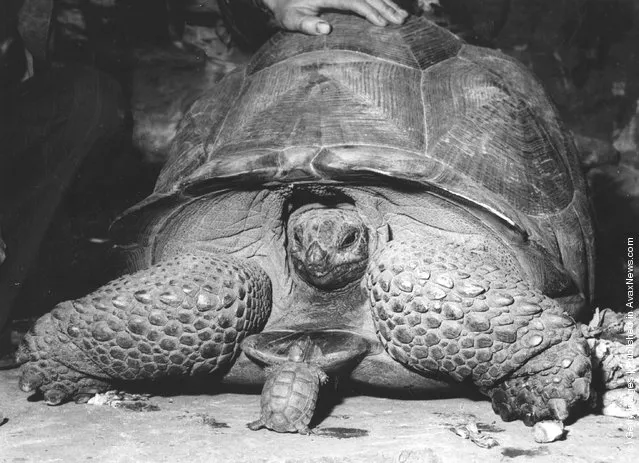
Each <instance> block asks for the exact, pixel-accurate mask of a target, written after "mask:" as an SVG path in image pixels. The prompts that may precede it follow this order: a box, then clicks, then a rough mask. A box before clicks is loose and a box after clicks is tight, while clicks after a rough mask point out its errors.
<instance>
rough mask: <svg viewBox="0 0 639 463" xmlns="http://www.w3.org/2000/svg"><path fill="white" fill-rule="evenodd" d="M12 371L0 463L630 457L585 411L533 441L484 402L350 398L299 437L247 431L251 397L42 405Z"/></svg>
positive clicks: (602, 420) (4, 375) (4, 392)
mask: <svg viewBox="0 0 639 463" xmlns="http://www.w3.org/2000/svg"><path fill="white" fill-rule="evenodd" d="M17 379H18V371H17V370H5V371H0V403H1V404H3V410H2V412H3V413H4V415H5V416H6V420H5V422H4V425H2V426H0V462H3V463H4V462H30V461H37V462H42V463H45V462H76V461H100V462H103V461H104V462H106V461H108V462H114V463H116V462H117V463H120V462H122V463H125V462H187V461H188V462H191V463H196V462H234V463H244V462H246V463H248V462H273V463H274V462H289V463H293V462H308V463H311V462H312V463H315V462H318V463H319V462H322V463H331V462H344V463H354V462H367V463H368V462H370V463H377V462H379V463H381V462H384V463H385V462H402V463H422V462H424V463H426V462H457V461H463V462H466V463H470V462H492V461H502V462H510V461H513V462H526V461H534V462H542V463H543V462H552V463H556V462H587V463H602V462H615V463H625V462H628V463H630V462H634V461H636V457H637V455H638V453H637V447H638V446H639V443H638V442H637V437H636V433H637V432H639V426H637V425H636V423H635V437H634V439H628V438H627V437H626V426H627V425H628V423H627V422H626V421H625V420H623V419H619V418H611V417H607V416H597V415H588V416H585V417H582V418H580V419H578V420H577V421H576V422H575V423H573V424H571V425H569V426H567V430H568V433H567V436H566V438H565V440H562V441H558V442H554V443H550V444H538V443H536V442H535V441H534V440H533V437H532V432H531V429H530V428H527V427H525V426H524V425H523V424H522V423H520V422H512V423H504V422H502V421H501V420H500V419H499V417H497V416H496V415H494V414H493V412H492V409H491V407H490V404H489V403H488V402H486V401H475V400H470V399H462V398H454V399H440V400H430V401H422V400H398V399H385V398H377V397H361V396H352V397H347V398H345V399H343V401H341V402H340V403H337V404H336V405H335V406H334V407H333V408H332V410H331V411H330V414H329V415H328V416H327V417H326V418H325V419H324V420H323V421H322V422H321V423H319V424H318V425H317V427H316V428H315V434H314V435H310V436H301V435H297V434H295V435H293V434H278V433H274V432H271V431H267V430H260V431H249V430H248V429H247V428H246V423H248V422H249V421H253V420H254V419H256V418H257V416H258V410H259V395H255V394H254V395H249V394H232V393H220V394H216V395H177V396H172V397H159V396H153V397H150V398H149V399H148V402H146V403H145V405H147V406H148V407H147V408H155V409H156V410H155V411H132V410H128V409H121V408H114V407H111V406H106V405H103V406H98V405H77V404H66V405H62V406H59V407H48V406H46V405H45V404H44V403H43V402H41V401H34V400H27V398H28V396H27V395H26V394H24V393H22V392H21V391H19V390H18V388H17ZM469 423H475V424H476V425H477V427H478V429H479V430H480V431H481V434H482V435H485V436H490V437H493V438H494V439H495V440H496V441H497V442H498V443H499V445H497V446H495V447H493V448H490V449H485V448H480V447H478V446H477V445H475V444H474V443H473V442H471V441H470V440H467V439H463V438H462V437H459V436H458V435H457V434H455V433H454V432H453V429H454V428H455V427H459V426H463V425H466V424H469Z"/></svg>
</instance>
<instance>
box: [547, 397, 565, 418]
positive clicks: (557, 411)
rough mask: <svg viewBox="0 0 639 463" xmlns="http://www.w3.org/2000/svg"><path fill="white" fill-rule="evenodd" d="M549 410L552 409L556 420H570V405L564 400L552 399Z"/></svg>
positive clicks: (549, 402)
mask: <svg viewBox="0 0 639 463" xmlns="http://www.w3.org/2000/svg"><path fill="white" fill-rule="evenodd" d="M548 408H550V411H551V412H552V414H553V415H554V417H555V419H557V420H559V421H564V420H565V419H566V418H568V414H569V413H568V404H567V403H566V401H565V400H564V399H550V400H549V401H548Z"/></svg>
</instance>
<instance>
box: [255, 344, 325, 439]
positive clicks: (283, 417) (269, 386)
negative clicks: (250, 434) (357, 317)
mask: <svg viewBox="0 0 639 463" xmlns="http://www.w3.org/2000/svg"><path fill="white" fill-rule="evenodd" d="M318 350H319V348H318V347H317V346H316V345H315V344H313V343H312V341H311V340H310V338H308V337H307V338H304V339H303V340H300V341H298V342H296V343H295V344H293V346H292V347H291V348H290V350H289V353H288V361H286V362H284V363H282V364H281V365H278V366H271V367H268V368H267V369H266V375H267V380H266V383H265V384H264V388H263V389H262V400H261V409H262V413H261V416H260V419H258V420H256V421H253V422H252V423H249V424H248V425H247V426H248V427H249V429H252V430H253V431H257V430H258V429H261V428H264V427H266V428H268V429H271V430H273V431H276V432H299V433H300V434H309V433H310V432H311V431H310V429H309V428H308V424H309V423H310V422H311V418H313V413H314V412H315V405H316V403H317V395H318V393H319V388H320V384H324V383H326V381H328V376H327V375H326V373H324V371H322V369H321V368H320V367H319V366H317V365H314V364H313V363H312V359H313V357H316V358H317V357H320V356H321V352H316V351H318Z"/></svg>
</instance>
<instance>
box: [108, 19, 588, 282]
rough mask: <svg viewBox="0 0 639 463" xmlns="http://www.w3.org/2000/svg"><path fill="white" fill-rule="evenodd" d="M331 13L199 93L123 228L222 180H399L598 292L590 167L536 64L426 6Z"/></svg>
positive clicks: (228, 183) (228, 185) (277, 39)
mask: <svg viewBox="0 0 639 463" xmlns="http://www.w3.org/2000/svg"><path fill="white" fill-rule="evenodd" d="M328 20H329V21H330V22H331V24H333V26H334V29H333V32H332V33H331V34H330V35H328V36H320V37H311V36H303V35H300V34H292V33H279V34H277V35H275V36H274V37H273V38H272V39H271V40H270V41H269V42H268V43H266V44H265V45H264V46H263V47H262V48H261V49H260V50H259V51H258V52H257V53H256V55H255V56H254V57H253V58H252V60H251V61H250V62H249V64H248V66H246V67H245V68H243V69H240V70H236V71H234V72H232V73H231V74H229V75H227V76H226V77H225V78H224V79H223V80H222V81H221V82H220V83H219V85H218V86H217V87H215V88H214V89H213V90H212V91H211V92H209V93H208V94H206V95H204V96H203V97H202V98H201V99H199V100H198V101H196V102H195V103H194V104H193V106H192V107H191V109H190V110H189V111H188V113H187V114H186V116H185V117H184V119H183V120H182V122H181V125H180V127H179V130H178V135H177V137H176V140H175V142H174V144H173V148H172V153H171V156H170V159H169V161H168V163H167V165H166V166H165V167H164V169H163V171H162V173H161V174H160V176H159V179H158V181H157V185H156V188H155V191H154V193H153V194H152V195H151V196H150V197H149V198H147V199H146V200H145V201H143V202H142V203H140V204H139V205H137V206H135V207H134V208H132V209H130V210H129V212H128V214H127V215H126V216H125V217H124V218H123V219H121V221H120V225H122V226H123V229H127V228H128V229H133V228H140V224H141V225H142V227H145V226H146V227H147V229H152V227H151V228H149V226H148V224H149V223H151V222H153V221H154V220H155V221H156V223H159V222H158V221H157V220H158V219H157V217H158V216H162V215H165V216H167V215H169V214H171V213H172V212H171V211H175V210H176V209H177V208H180V207H183V206H184V205H185V204H187V203H188V202H189V201H191V200H192V199H193V198H197V197H201V196H203V195H205V194H208V193H210V192H211V191H214V190H220V189H233V188H238V187H239V186H242V185H250V186H251V187H253V188H254V187H255V186H256V185H258V186H259V185H264V186H267V185H272V184H278V183H293V182H324V183H341V184H347V185H348V184H355V183H369V184H370V183H371V182H376V184H379V182H380V180H384V181H385V182H387V183H385V184H388V185H391V187H392V185H396V186H402V187H405V186H408V185H409V184H410V185H417V186H421V187H424V188H427V189H429V190H431V191H433V192H434V193H436V194H438V195H440V196H443V197H445V198H448V199H451V200H452V201H455V202H461V203H464V204H465V205H468V207H470V208H471V209H474V210H475V211H476V214H477V215H478V216H480V217H482V219H485V221H487V222H491V221H493V222H495V224H496V225H495V227H500V231H499V233H501V234H502V235H503V234H504V233H505V232H507V233H511V235H512V238H511V241H513V242H520V243H522V245H524V244H525V245H526V246H528V244H529V243H533V244H534V246H533V247H536V249H537V251H535V252H538V254H539V255H540V256H542V257H541V258H540V259H539V262H540V264H539V265H538V267H539V269H540V270H539V272H540V273H543V272H545V271H546V268H547V267H548V265H547V264H546V262H547V261H548V259H547V258H546V257H547V255H548V254H552V255H554V256H555V257H553V258H552V259H550V260H554V261H555V262H558V263H559V264H558V265H559V266H560V267H562V268H563V269H565V270H566V271H567V272H568V273H569V274H570V276H571V279H572V280H573V281H575V282H576V283H577V285H578V286H579V289H580V291H581V292H582V293H583V294H585V295H588V294H589V293H591V291H592V281H591V280H592V277H593V271H592V269H593V254H594V252H593V243H592V240H591V237H592V235H593V232H592V225H591V222H590V214H589V203H588V200H587V196H586V193H585V182H584V178H583V175H582V174H581V172H580V168H579V164H578V158H577V155H576V150H575V147H574V143H573V141H572V138H571V136H570V134H569V133H568V132H567V131H566V130H565V129H564V127H563V126H562V124H561V122H560V120H559V119H558V117H557V114H556V111H555V109H554V107H553V105H552V103H551V102H550V101H549V99H548V97H547V96H546V94H545V92H544V90H543V88H542V87H541V85H540V84H539V83H538V82H537V80H536V79H535V78H534V77H533V76H532V75H531V74H530V72H529V71H528V70H527V69H526V68H525V67H523V66H522V65H521V64H519V63H518V62H516V61H515V60H513V59H511V58H509V57H507V56H506V55H504V54H502V53H500V52H497V51H492V50H488V49H484V48H480V47H476V46H471V45H468V44H466V43H464V42H463V41H462V40H461V39H460V38H458V37H457V36H455V35H454V34H452V33H451V32H449V31H447V30H445V29H443V28H441V27H439V26H437V25H435V24H434V23H432V22H430V21H428V20H427V19H425V18H423V17H411V18H409V19H408V20H407V21H406V22H405V23H404V24H403V25H401V26H387V27H384V28H380V27H377V26H374V25H372V24H369V23H368V22H366V21H365V20H363V19H361V18H359V17H356V16H350V15H337V14H335V15H330V17H329V18H328ZM159 228H161V227H159V226H158V227H156V229H159ZM147 233H149V232H147ZM150 233H153V231H152V232H150ZM544 256H546V257H544ZM562 271H563V270H562ZM552 279H553V278H552V277H550V278H549V280H552Z"/></svg>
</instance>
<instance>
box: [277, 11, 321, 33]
mask: <svg viewBox="0 0 639 463" xmlns="http://www.w3.org/2000/svg"><path fill="white" fill-rule="evenodd" d="M282 25H283V26H284V28H285V29H287V30H290V31H299V32H302V33H304V34H308V35H326V34H330V32H331V25H330V24H329V23H327V22H326V21H324V20H322V19H320V18H318V17H317V16H311V15H308V14H304V13H301V12H294V13H291V14H289V15H287V17H286V18H284V21H282Z"/></svg>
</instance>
